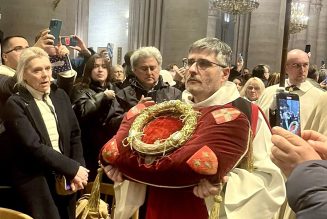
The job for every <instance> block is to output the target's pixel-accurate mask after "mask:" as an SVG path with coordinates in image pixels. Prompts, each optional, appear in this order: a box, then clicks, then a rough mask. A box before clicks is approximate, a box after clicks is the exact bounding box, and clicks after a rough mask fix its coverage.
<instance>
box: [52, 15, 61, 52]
mask: <svg viewBox="0 0 327 219" xmlns="http://www.w3.org/2000/svg"><path fill="white" fill-rule="evenodd" d="M61 25H62V21H61V20H58V19H51V21H50V25H49V29H50V34H51V35H53V36H54V37H55V39H54V45H55V46H56V45H58V42H59V35H60V30H61Z"/></svg>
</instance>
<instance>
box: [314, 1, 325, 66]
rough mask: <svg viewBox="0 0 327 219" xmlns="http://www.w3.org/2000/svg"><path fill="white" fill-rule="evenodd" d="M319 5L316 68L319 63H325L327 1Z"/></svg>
mask: <svg viewBox="0 0 327 219" xmlns="http://www.w3.org/2000/svg"><path fill="white" fill-rule="evenodd" d="M321 4H322V8H321V12H320V17H319V24H318V34H317V35H318V36H317V48H316V64H317V65H318V66H320V65H321V61H324V62H325V63H327V0H322V1H321Z"/></svg>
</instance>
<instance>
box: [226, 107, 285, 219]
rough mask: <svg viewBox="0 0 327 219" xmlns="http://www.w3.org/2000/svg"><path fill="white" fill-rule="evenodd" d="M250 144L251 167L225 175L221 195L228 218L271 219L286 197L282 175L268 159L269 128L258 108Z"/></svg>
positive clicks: (237, 169)
mask: <svg viewBox="0 0 327 219" xmlns="http://www.w3.org/2000/svg"><path fill="white" fill-rule="evenodd" d="M252 145H253V159H254V171H253V172H249V171H247V170H245V169H239V168H236V169H234V170H233V171H232V172H231V173H230V176H229V178H228V182H227V185H226V191H225V197H224V202H225V212H226V215H227V218H228V219H249V218H251V219H271V218H272V217H273V215H274V214H275V213H276V212H277V211H278V209H279V208H280V206H281V205H282V204H283V202H284V200H285V198H286V190H285V182H284V179H283V176H282V174H281V172H280V170H279V168H278V167H277V166H276V165H275V164H273V163H272V161H271V160H270V151H271V147H272V142H271V132H270V130H269V128H268V126H267V124H266V122H265V119H264V118H263V116H262V114H261V113H260V112H259V118H258V125H257V133H256V136H255V138H254V140H253V144H252Z"/></svg>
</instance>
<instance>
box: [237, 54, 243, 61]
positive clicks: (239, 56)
mask: <svg viewBox="0 0 327 219" xmlns="http://www.w3.org/2000/svg"><path fill="white" fill-rule="evenodd" d="M237 61H238V62H242V61H243V56H242V53H239V54H238V56H237Z"/></svg>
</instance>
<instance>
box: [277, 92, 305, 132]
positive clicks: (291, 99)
mask: <svg viewBox="0 0 327 219" xmlns="http://www.w3.org/2000/svg"><path fill="white" fill-rule="evenodd" d="M276 101H277V115H276V119H277V125H278V126H281V127H283V128H284V129H286V130H288V131H290V132H292V133H294V134H297V135H299V136H301V123H300V121H301V120H300V100H299V96H298V95H297V94H292V93H286V92H281V93H277V94H276Z"/></svg>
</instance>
